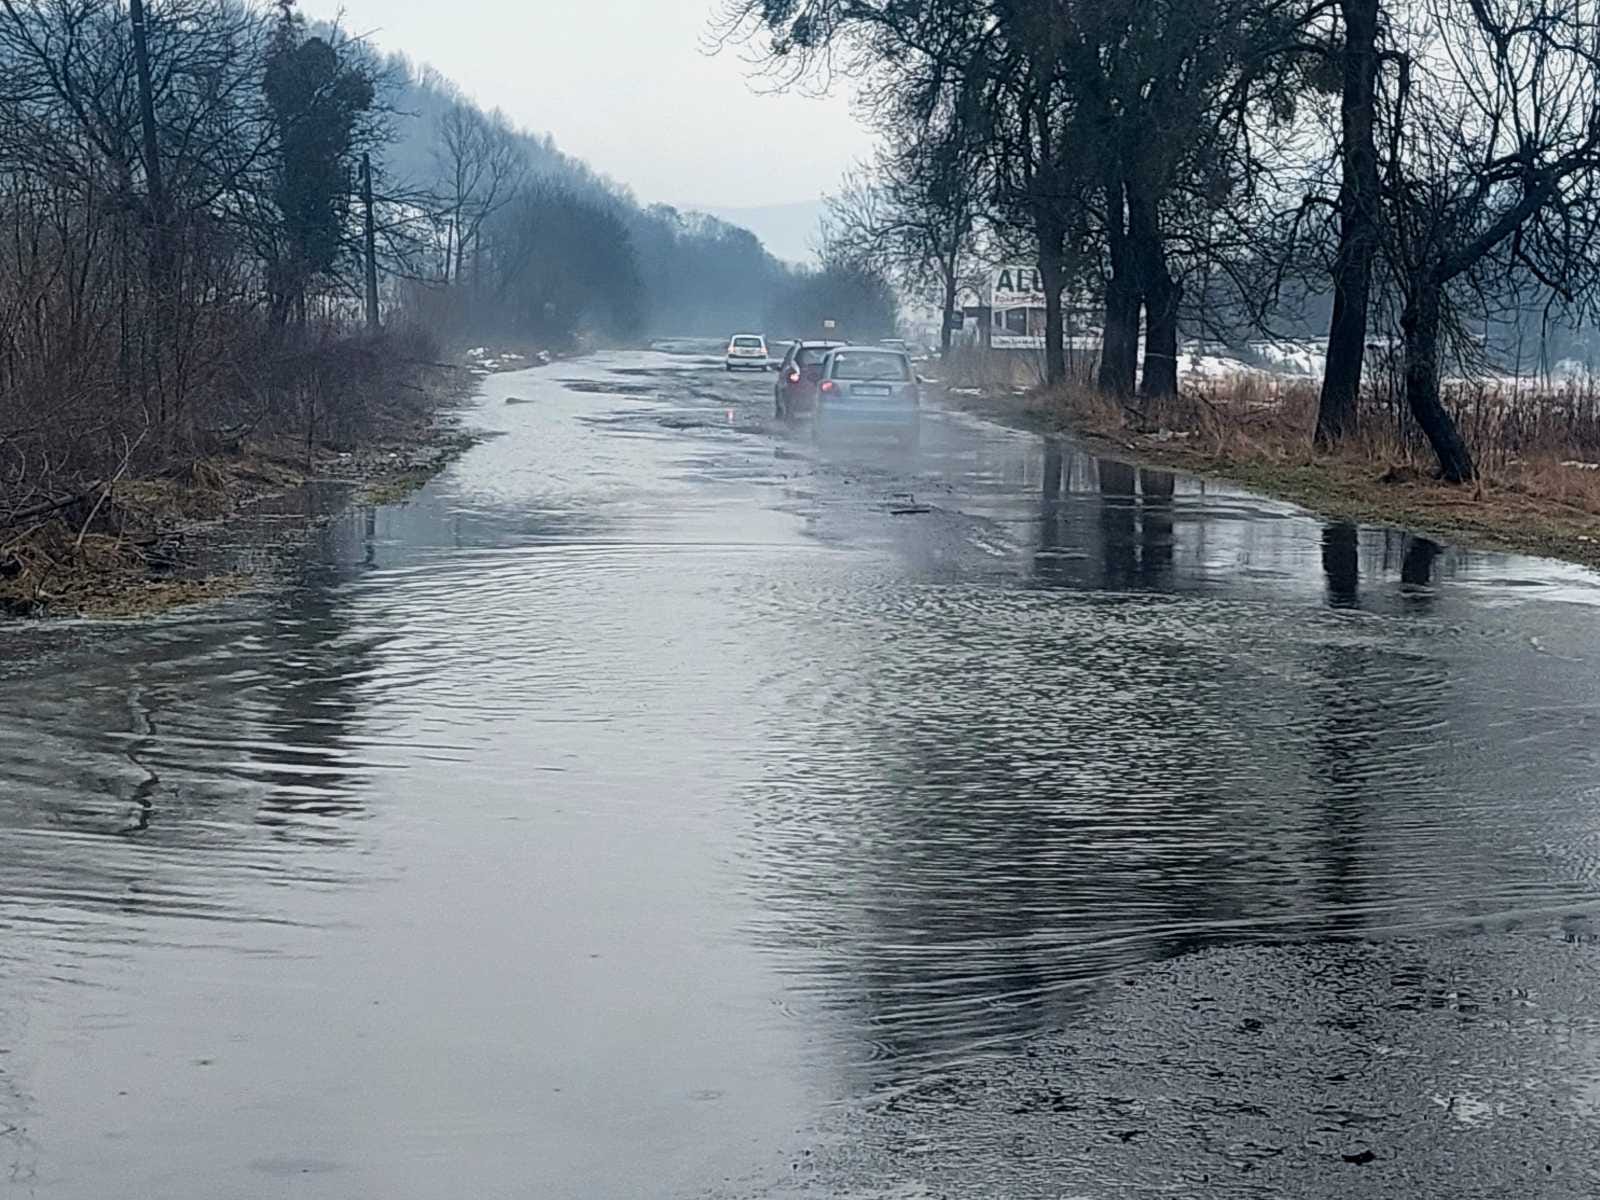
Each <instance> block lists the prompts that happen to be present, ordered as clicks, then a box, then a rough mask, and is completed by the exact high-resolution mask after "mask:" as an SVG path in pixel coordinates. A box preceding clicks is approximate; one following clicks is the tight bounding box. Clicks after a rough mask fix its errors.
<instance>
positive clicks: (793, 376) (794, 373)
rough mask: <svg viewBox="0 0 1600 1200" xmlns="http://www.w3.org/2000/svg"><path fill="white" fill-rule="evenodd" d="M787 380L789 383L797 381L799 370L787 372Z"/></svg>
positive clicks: (798, 379) (798, 380)
mask: <svg viewBox="0 0 1600 1200" xmlns="http://www.w3.org/2000/svg"><path fill="white" fill-rule="evenodd" d="M789 382H790V383H799V382H800V372H799V371H798V370H795V371H790V372H789Z"/></svg>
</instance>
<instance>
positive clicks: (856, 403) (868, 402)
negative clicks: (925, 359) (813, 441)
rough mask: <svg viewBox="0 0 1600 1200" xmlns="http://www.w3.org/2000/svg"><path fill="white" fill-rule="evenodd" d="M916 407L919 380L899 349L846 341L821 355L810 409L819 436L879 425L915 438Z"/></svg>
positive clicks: (902, 436)
mask: <svg viewBox="0 0 1600 1200" xmlns="http://www.w3.org/2000/svg"><path fill="white" fill-rule="evenodd" d="M921 411H922V380H921V379H920V378H919V377H918V376H917V372H916V370H915V369H914V368H913V367H912V365H911V355H909V354H907V353H906V352H905V351H904V350H895V349H892V348H890V347H887V346H848V347H842V348H840V349H836V350H831V351H829V352H828V354H827V357H826V358H825V359H824V360H823V363H822V371H821V378H820V379H818V381H817V398H816V405H815V411H814V414H813V419H814V422H815V426H816V433H817V437H818V438H819V439H822V438H824V437H828V436H831V435H833V434H836V433H844V432H856V431H862V432H870V431H872V430H874V429H883V430H887V431H892V432H893V433H894V434H895V435H896V436H897V437H899V438H900V440H901V441H903V442H911V441H915V440H916V437H917V433H918V428H919V425H920V420H921Z"/></svg>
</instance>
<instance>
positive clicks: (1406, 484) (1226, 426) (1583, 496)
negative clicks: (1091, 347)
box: [972, 377, 1600, 566]
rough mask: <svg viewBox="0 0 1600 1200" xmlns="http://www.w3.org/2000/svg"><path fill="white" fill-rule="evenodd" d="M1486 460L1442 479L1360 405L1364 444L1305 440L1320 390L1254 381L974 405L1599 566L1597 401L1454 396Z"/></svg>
mask: <svg viewBox="0 0 1600 1200" xmlns="http://www.w3.org/2000/svg"><path fill="white" fill-rule="evenodd" d="M1448 402H1449V404H1450V406H1451V408H1452V410H1453V411H1454V412H1455V413H1456V415H1457V418H1458V420H1459V422H1460V424H1461V428H1462V432H1463V436H1465V437H1466V438H1467V440H1468V443H1469V445H1470V446H1471V448H1472V450H1473V453H1474V455H1475V457H1476V458H1477V461H1478V463H1479V465H1480V472H1481V477H1480V479H1479V480H1478V482H1477V483H1476V484H1474V485H1472V486H1470V487H1459V486H1451V485H1448V484H1442V483H1439V482H1438V481H1437V480H1436V479H1435V478H1434V477H1433V473H1432V468H1433V461H1432V457H1431V454H1430V452H1429V450H1428V448H1427V444H1426V442H1425V441H1424V440H1423V439H1422V438H1421V437H1420V435H1418V434H1417V432H1416V431H1415V429H1414V427H1413V426H1412V425H1411V423H1410V418H1409V415H1408V414H1406V413H1404V412H1403V411H1402V410H1401V409H1400V407H1399V406H1398V405H1396V404H1394V403H1392V402H1389V401H1387V400H1386V398H1385V397H1383V396H1382V395H1379V394H1372V395H1369V396H1368V397H1366V399H1365V402H1364V407H1363V413H1362V432H1361V434H1360V436H1359V437H1357V438H1355V439H1354V440H1352V441H1351V442H1350V443H1348V444H1347V445H1345V446H1343V447H1341V448H1340V449H1339V450H1338V451H1337V452H1335V453H1319V452H1317V451H1316V450H1315V448H1314V447H1313V445H1312V430H1313V429H1314V428H1315V424H1316V408H1317V388H1316V385H1315V384H1314V383H1312V382H1309V381H1274V380H1268V379H1264V378H1259V377H1251V378H1246V379H1242V380H1240V381H1238V382H1237V383H1236V384H1232V385H1229V386H1228V387H1226V388H1224V387H1216V388H1212V389H1208V390H1206V391H1204V392H1195V391H1191V392H1189V393H1187V394H1185V395H1182V396H1178V397H1173V398H1171V399H1166V400H1162V401H1155V402H1152V401H1146V400H1144V399H1134V400H1129V401H1127V402H1118V401H1117V400H1114V399H1111V398H1108V397H1106V396H1103V395H1101V394H1100V393H1098V392H1096V391H1094V390H1093V389H1092V388H1089V387H1086V386H1082V385H1074V386H1070V387H1067V388H1063V389H1060V390H1057V391H1055V392H1049V393H1033V394H1031V395H1029V396H1027V397H1025V398H1012V397H1007V398H1004V399H995V398H993V397H991V398H989V399H987V400H985V401H982V402H977V403H975V404H974V405H972V406H973V407H982V408H984V409H985V410H986V411H988V412H990V413H991V414H992V415H997V416H1000V417H1002V418H1003V419H1004V418H1010V419H1012V420H1015V421H1018V422H1020V423H1023V424H1026V425H1028V426H1030V427H1033V428H1039V429H1044V430H1049V431H1061V432H1070V433H1072V434H1073V435H1074V436H1076V437H1078V438H1080V439H1082V440H1085V441H1087V442H1089V443H1091V444H1098V445H1099V446H1101V447H1102V448H1105V449H1107V450H1108V451H1110V452H1111V453H1122V454H1126V455H1128V456H1131V457H1135V458H1138V459H1141V460H1144V461H1148V462H1152V463H1159V464H1161V465H1165V466H1170V467H1175V468H1179V469H1183V470H1187V471H1191V472H1195V473H1197V474H1203V475H1211V476H1216V477H1220V478H1225V479H1230V480H1233V481H1235V482H1238V483H1240V484H1243V485H1245V486H1247V487H1251V488H1254V489H1256V490H1259V491H1262V492H1264V493H1268V494H1271V495H1276V496H1280V497H1282V498H1284V499H1288V500H1291V501H1294V502H1296V503H1299V504H1302V505H1304V506H1306V507H1308V508H1310V509H1312V510H1314V511H1318V512H1322V513H1325V514H1328V515H1332V516H1339V517H1348V518H1352V519H1359V520H1364V521H1371V522H1376V523H1386V524H1395V525H1404V526H1407V527H1412V528H1418V529H1423V530H1431V531H1433V532H1436V533H1438V534H1440V535H1442V536H1444V537H1446V538H1449V539H1452V540H1456V541H1461V542H1467V543H1471V544H1478V545H1487V546H1493V547H1497V548H1502V549H1513V550H1521V551H1526V552H1530V553H1537V554H1545V555H1550V556H1553V557H1559V558H1565V559H1568V560H1570V561H1574V562H1580V563H1584V564H1587V565H1592V566H1600V470H1596V469H1586V468H1584V467H1582V466H1579V465H1573V464H1576V463H1584V462H1592V461H1594V460H1595V459H1596V458H1600V402H1597V398H1596V397H1595V396H1593V395H1590V394H1585V393H1582V392H1580V391H1578V390H1576V389H1570V390H1561V391H1550V392H1545V393H1542V394H1536V393H1532V392H1525V393H1522V394H1520V395H1515V396H1511V397H1507V396H1505V395H1504V394H1499V395H1497V394H1496V393H1495V392H1494V390H1493V389H1489V388H1480V387H1476V386H1462V387H1459V388H1456V389H1454V390H1452V392H1451V393H1450V395H1449V397H1448Z"/></svg>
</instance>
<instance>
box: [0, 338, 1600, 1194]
mask: <svg viewBox="0 0 1600 1200" xmlns="http://www.w3.org/2000/svg"><path fill="white" fill-rule="evenodd" d="M677 349H679V351H680V352H679V353H671V354H669V353H644V352H640V353H616V354H609V355H598V356H595V357H594V358H592V359H590V360H586V361H584V362H582V363H565V364H556V365H554V366H552V367H550V368H546V369H544V370H543V371H530V372H517V373H509V374H504V375H496V376H494V377H492V378H491V379H489V380H487V381H486V382H485V385H484V389H483V393H482V396H481V397H480V399H479V400H478V401H477V402H476V403H475V405H474V407H473V409H472V412H471V413H470V417H469V420H470V422H471V423H472V424H473V425H475V426H479V427H481V428H483V429H484V430H486V431H487V432H488V433H490V434H491V435H494V436H491V437H489V438H487V439H486V440H484V441H483V442H481V443H480V444H478V445H476V446H475V447H474V448H473V449H472V450H471V451H470V452H468V453H467V454H466V455H465V456H464V457H462V458H461V459H460V460H459V461H458V462H456V463H455V464H454V465H453V466H451V467H450V468H449V469H448V470H446V471H445V472H444V473H443V474H442V475H440V476H439V477H438V478H437V479H435V480H433V481H432V482H430V483H429V484H428V485H427V486H426V487H425V488H423V489H422V491H421V492H420V493H418V494H417V495H415V496H414V497H412V498H411V499H410V500H409V501H408V502H406V503H403V504H387V505H385V504H366V505H360V504H358V505H356V506H354V507H349V508H341V509H339V510H338V511H330V512H328V513H326V514H324V515H325V517H326V519H320V520H317V521H315V522H313V523H312V524H311V526H310V528H311V530H312V533H311V536H310V540H309V545H307V546H306V548H305V552H304V553H302V554H299V555H296V556H294V558H293V566H292V569H291V570H289V571H288V572H287V574H286V577H285V578H284V579H283V580H282V586H279V587H275V588H272V589H266V590H263V591H260V592H257V593H255V594H250V595H244V596H239V597H235V598H233V599H229V600H226V601H223V602H221V603H218V604H215V605H211V606H208V607H206V608H203V609H200V610H195V611H190V612H178V613H173V614H170V615H168V616H165V617H161V618H157V619H154V620H149V621H140V622H122V623H119V622H82V623H73V624H55V625H41V626H34V627H25V628H18V629H12V630H9V631H7V633H6V634H4V635H3V636H4V637H5V639H6V640H5V643H4V645H5V648H6V651H7V653H6V654H5V655H4V657H3V663H4V665H3V666H0V679H3V687H0V962H3V964H4V968H3V970H0V1190H5V1191H7V1192H10V1193H15V1194H18V1195H29V1196H42V1197H72V1198H76V1197H84V1198H85V1200H87V1198H89V1197H104V1196H107V1195H140V1196H161V1197H175V1198H182V1200H187V1198H189V1197H194V1198H196V1200H199V1198H201V1197H205V1198H211V1197H218V1196H241V1197H257V1196H280V1195H284V1196H286V1195H294V1196H297V1197H301V1196H309V1197H328V1198H330V1200H331V1198H334V1197H339V1198H344V1197H351V1196H384V1197H402V1198H409V1197H418V1198H419V1200H420V1198H422V1197H437V1196H444V1195H462V1196H469V1195H470V1196H527V1195H533V1196H541V1197H544V1196H554V1197H569V1196H570V1197H585V1198H588V1197H596V1196H604V1197H610V1196H618V1197H623V1196H630V1197H631V1196H673V1197H677V1196H717V1197H735V1196H738V1197H748V1196H768V1197H775V1196H789V1197H793V1196H815V1197H823V1196H852V1195H853V1196H861V1197H867V1196H871V1197H884V1196H905V1197H922V1196H928V1197H933V1196H961V1197H966V1196H974V1197H975V1196H991V1195H1005V1196H1016V1197H1033V1196H1038V1197H1046V1196H1049V1197H1059V1196H1066V1195H1072V1196H1095V1197H1124V1196H1126V1197H1134V1196H1148V1195H1152V1194H1158V1193H1159V1194H1166V1195H1184V1196H1188V1195H1195V1196H1208V1197H1209V1196H1261V1195H1295V1196H1314V1197H1316V1196H1328V1197H1333V1196H1339V1197H1346V1196H1374V1197H1380V1196H1404V1197H1406V1198H1407V1200H1415V1198H1417V1197H1434V1196H1437V1197H1441V1198H1442V1197H1458V1196H1464V1195H1483V1196H1499V1195H1519V1196H1539V1197H1567V1196H1571V1197H1579V1196H1590V1195H1593V1194H1595V1193H1596V1191H1597V1190H1600V1163H1597V1161H1596V1158H1595V1155H1594V1151H1593V1147H1594V1146H1595V1145H1596V1144H1600V1009H1597V1008H1596V1007H1595V1004H1594V997H1595V995H1596V993H1597V991H1600V949H1597V946H1596V930H1597V928H1600V927H1597V925H1596V921H1595V918H1596V915H1597V913H1600V788H1597V784H1596V778H1597V775H1596V768H1597V766H1600V762H1597V759H1600V741H1597V739H1596V736H1595V734H1596V729H1597V728H1600V675H1597V672H1596V670H1595V666H1596V662H1597V659H1600V633H1597V632H1596V631H1597V629H1600V625H1597V622H1596V617H1597V615H1600V583H1597V580H1596V578H1595V577H1594V576H1593V575H1591V574H1589V573H1588V572H1585V571H1583V570H1581V569H1578V568H1575V567H1566V566H1562V565H1560V564H1556V563H1551V562H1546V561H1538V560H1531V559H1523V558H1516V557H1512V556H1506V555H1501V554H1494V553H1483V552H1476V551H1463V550H1459V549H1457V548H1454V547H1451V546H1449V545H1445V544H1441V543H1439V542H1436V541H1433V540H1430V539H1427V538H1422V537H1418V536H1414V535H1411V534H1407V533H1404V532H1399V531H1395V530H1389V529H1383V528H1375V527H1368V526H1361V525H1357V524H1352V523H1348V522H1340V521H1325V520H1319V519H1317V518H1314V517H1311V516H1309V515H1308V514H1306V513H1305V512H1303V511H1301V510H1298V509H1295V508H1293V507H1290V506H1288V505H1284V504H1280V503H1276V502H1273V501H1270V500H1264V499H1261V498H1259V497H1257V496H1253V495H1251V494H1249V493H1247V492H1243V491H1240V490H1238V489H1234V488H1229V487H1226V486H1221V485H1216V484H1213V483H1207V482H1203V481H1198V480H1194V479H1190V478H1185V477H1181V476H1175V475H1173V474H1170V473H1167V472H1164V471H1159V470H1150V469H1140V468H1138V467H1134V466H1129V465H1126V464H1122V463H1117V462H1114V461H1109V460H1103V459H1097V458H1095V457H1094V456H1092V455H1089V454H1087V453H1084V452H1083V451H1081V450H1080V449H1078V448H1076V447H1074V446H1072V445H1070V444H1066V443H1062V442H1060V441H1054V440H1042V439H1040V438H1038V437H1035V436H1032V435H1029V434H1025V433H1021V432H1017V431H1012V430H1006V429H1001V428H998V427H996V426H994V425H990V424H986V423H984V422H982V421H978V420H975V419H972V418H970V417H968V416H965V415H963V414H960V413H952V412H944V411H936V412H931V413H929V414H927V417H926V419H925V421H924V425H923V429H922V435H921V438H920V440H919V441H918V442H917V443H916V445H915V446H912V447H909V448H907V447H902V446H900V445H898V444H894V443H890V444H886V445H878V444H875V443H871V442H862V443H860V444H851V445H848V446H837V445H834V446H823V447H818V446H816V445H815V444H813V442H812V441H811V440H810V439H809V438H808V437H807V436H806V433H805V431H804V430H803V429H799V428H787V427H783V426H780V425H779V424H777V423H776V422H774V421H773V420H772V418H771V416H770V414H771V403H772V396H771V390H770V387H771V384H770V378H769V377H765V376H758V375H751V376H730V375H727V374H726V373H724V372H723V371H722V370H721V368H720V365H719V364H717V363H715V362H713V361H711V360H707V359H703V358H700V357H698V356H697V355H696V354H695V353H694V352H693V350H694V348H693V347H679V348H677Z"/></svg>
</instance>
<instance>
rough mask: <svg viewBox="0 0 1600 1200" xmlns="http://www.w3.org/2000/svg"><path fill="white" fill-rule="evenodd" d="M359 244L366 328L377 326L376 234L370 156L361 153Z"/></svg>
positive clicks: (372, 328) (373, 328)
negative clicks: (365, 303) (365, 302)
mask: <svg viewBox="0 0 1600 1200" xmlns="http://www.w3.org/2000/svg"><path fill="white" fill-rule="evenodd" d="M361 224H362V231H361V232H362V237H361V245H362V252H363V255H362V256H363V258H364V260H365V262H364V266H365V267H366V271H365V283H366V300H367V328H368V329H371V330H376V329H377V328H378V234H377V225H376V223H375V222H374V220H373V216H372V156H371V155H370V154H366V153H363V154H362V155H361Z"/></svg>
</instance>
